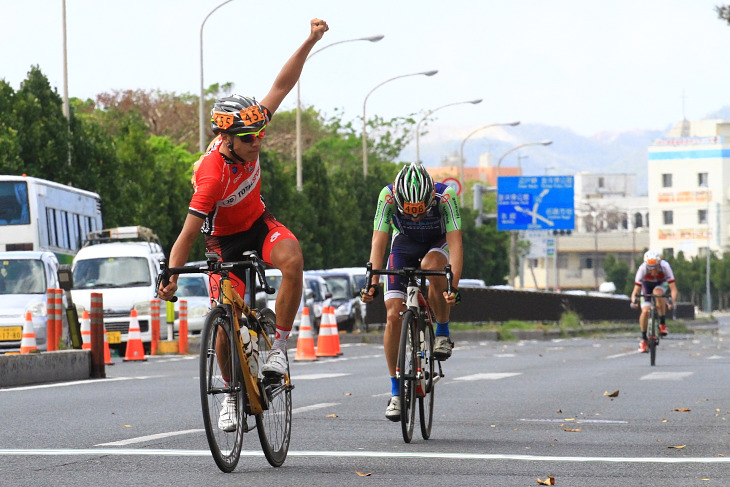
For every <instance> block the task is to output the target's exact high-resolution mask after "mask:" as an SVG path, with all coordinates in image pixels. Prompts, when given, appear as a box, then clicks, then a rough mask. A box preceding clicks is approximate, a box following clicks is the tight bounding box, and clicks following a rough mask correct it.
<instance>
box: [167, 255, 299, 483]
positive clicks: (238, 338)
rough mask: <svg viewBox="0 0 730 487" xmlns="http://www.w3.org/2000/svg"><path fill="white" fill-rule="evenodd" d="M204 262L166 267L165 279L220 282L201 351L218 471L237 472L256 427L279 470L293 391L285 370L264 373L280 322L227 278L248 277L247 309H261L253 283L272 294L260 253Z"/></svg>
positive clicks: (284, 452)
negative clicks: (199, 277)
mask: <svg viewBox="0 0 730 487" xmlns="http://www.w3.org/2000/svg"><path fill="white" fill-rule="evenodd" d="M205 256H206V258H207V261H206V262H205V263H204V264H201V265H198V266H185V267H167V264H166V262H165V261H162V262H161V263H160V269H161V271H162V273H161V274H160V279H161V280H162V281H163V282H164V283H165V285H167V282H168V281H169V278H170V276H171V275H173V274H193V273H207V274H210V275H218V276H220V285H219V286H218V295H217V296H214V302H215V303H216V305H215V306H214V307H213V309H211V310H210V312H209V313H208V316H207V318H206V320H205V324H204V326H203V331H202V335H201V349H200V399H201V403H202V407H203V423H204V425H205V435H206V437H207V439H208V446H209V447H210V451H211V453H212V454H213V459H214V460H215V463H216V465H218V468H220V469H221V470H222V471H224V472H232V471H233V470H234V469H235V468H236V465H237V464H238V460H239V458H240V456H241V448H242V445H243V434H244V433H247V432H248V431H251V430H252V429H253V428H254V427H255V428H256V430H257V432H258V436H259V441H260V442H261V448H262V449H263V451H264V455H265V456H266V459H267V460H268V461H269V463H270V464H271V465H272V466H274V467H279V466H281V465H282V464H283V463H284V460H285V459H286V456H287V453H288V451H289V441H290V436H291V419H292V402H291V391H292V389H294V386H293V385H292V384H291V380H290V376H289V373H288V371H287V374H285V375H284V377H278V376H270V375H264V374H263V373H262V372H261V366H262V365H263V364H264V363H266V358H267V357H268V355H269V351H270V350H271V344H272V343H273V341H274V333H275V330H276V316H275V315H274V312H273V311H271V310H270V309H268V308H264V309H261V310H257V309H252V308H250V307H249V306H248V305H247V304H246V302H245V301H244V300H243V298H242V297H241V296H240V295H239V294H238V292H236V290H235V289H233V285H232V283H231V279H230V277H229V273H230V272H232V271H246V270H248V271H250V274H251V275H252V277H251V278H250V279H249V280H248V296H249V302H250V303H255V302H256V287H257V286H256V281H258V282H259V283H260V285H261V286H262V287H263V288H264V290H265V291H266V292H267V293H269V294H272V293H273V292H274V289H273V288H272V287H271V286H269V285H268V283H267V281H266V276H265V274H264V264H263V262H262V261H261V260H260V259H259V258H258V256H257V255H256V253H255V252H244V253H243V256H242V260H241V261H236V262H221V261H220V260H219V256H218V254H217V253H215V252H206V254H205ZM241 274H242V273H241ZM241 274H239V275H241ZM158 287H159V286H158ZM249 416H254V418H255V426H252V425H249V423H248V417H249ZM224 418H225V421H224Z"/></svg>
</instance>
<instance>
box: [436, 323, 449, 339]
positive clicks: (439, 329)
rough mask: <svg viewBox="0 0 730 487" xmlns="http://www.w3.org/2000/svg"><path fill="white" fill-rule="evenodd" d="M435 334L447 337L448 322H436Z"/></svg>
mask: <svg viewBox="0 0 730 487" xmlns="http://www.w3.org/2000/svg"><path fill="white" fill-rule="evenodd" d="M436 336H437V337H447V336H449V322H448V321H447V322H446V323H439V322H438V321H437V322H436Z"/></svg>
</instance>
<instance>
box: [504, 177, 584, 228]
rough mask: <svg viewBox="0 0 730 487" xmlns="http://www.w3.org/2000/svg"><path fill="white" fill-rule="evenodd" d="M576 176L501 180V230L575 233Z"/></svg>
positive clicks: (506, 178)
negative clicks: (574, 187)
mask: <svg viewBox="0 0 730 487" xmlns="http://www.w3.org/2000/svg"><path fill="white" fill-rule="evenodd" d="M574 228H575V213H574V201H573V176H516V177H500V178H499V180H498V182H497V230H573V229H574Z"/></svg>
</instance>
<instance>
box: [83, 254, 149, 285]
mask: <svg viewBox="0 0 730 487" xmlns="http://www.w3.org/2000/svg"><path fill="white" fill-rule="evenodd" d="M73 276H74V288H75V289H89V288H114V287H132V286H149V285H151V284H152V278H151V276H150V269H149V267H148V266H147V259H145V258H144V257H106V258H103V259H86V260H80V261H78V262H76V265H75V266H74V270H73Z"/></svg>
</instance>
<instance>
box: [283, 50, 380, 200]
mask: <svg viewBox="0 0 730 487" xmlns="http://www.w3.org/2000/svg"><path fill="white" fill-rule="evenodd" d="M383 37H385V36H383V35H377V36H369V37H358V38H357V39H347V40H344V41H337V42H333V43H331V44H327V45H326V46H324V47H321V48H320V49H317V50H316V51H314V52H313V53H311V54H310V55H309V56H307V59H306V60H305V61H304V62H305V63H306V62H307V61H309V59H310V58H311V57H312V56H314V55H315V54H317V53H318V52H320V51H323V50H325V49H327V48H328V47H332V46H336V45H337V44H343V43H345V42H355V41H370V42H378V41H379V40H381V39H382V38H383ZM301 112H302V102H301V90H300V88H299V80H297V117H296V121H297V142H296V146H297V147H296V150H297V191H301V190H302V113H301Z"/></svg>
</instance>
